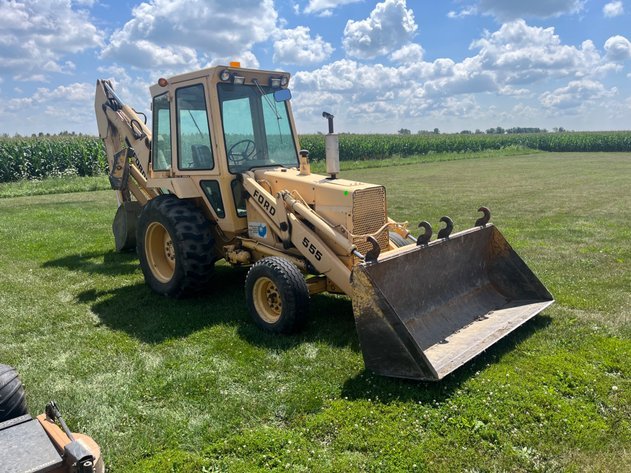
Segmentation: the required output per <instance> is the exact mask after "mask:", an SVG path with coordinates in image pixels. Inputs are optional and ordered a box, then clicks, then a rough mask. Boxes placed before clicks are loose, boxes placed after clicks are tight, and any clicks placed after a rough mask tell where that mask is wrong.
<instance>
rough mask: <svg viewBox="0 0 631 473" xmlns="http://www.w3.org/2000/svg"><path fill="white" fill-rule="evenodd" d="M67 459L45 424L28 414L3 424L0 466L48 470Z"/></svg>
mask: <svg viewBox="0 0 631 473" xmlns="http://www.w3.org/2000/svg"><path fill="white" fill-rule="evenodd" d="M62 465H63V459H62V457H61V455H59V453H58V452H57V449H56V448H55V446H54V445H53V443H52V442H51V441H50V438H48V435H47V434H46V431H45V430H44V428H43V427H42V426H41V424H40V423H39V422H38V421H37V420H36V419H33V418H32V417H31V416H30V415H28V414H26V415H23V416H20V417H15V418H14V419H11V420H8V421H5V422H2V423H0V469H1V470H2V471H3V472H7V473H8V472H11V473H26V472H44V471H50V470H52V469H54V468H58V467H61V466H62Z"/></svg>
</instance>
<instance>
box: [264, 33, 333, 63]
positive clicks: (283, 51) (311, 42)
mask: <svg viewBox="0 0 631 473" xmlns="http://www.w3.org/2000/svg"><path fill="white" fill-rule="evenodd" d="M309 32H310V29H309V27H307V26H298V27H297V28H294V29H288V30H283V31H282V32H281V33H280V38H279V39H277V40H276V41H275V42H274V62H279V63H282V64H299V65H308V64H317V63H320V62H322V61H324V60H326V59H328V58H329V56H330V55H331V53H332V52H333V46H331V44H330V43H327V42H326V41H324V40H323V39H322V37H321V36H320V35H317V36H316V37H315V38H312V37H311V36H310V34H309Z"/></svg>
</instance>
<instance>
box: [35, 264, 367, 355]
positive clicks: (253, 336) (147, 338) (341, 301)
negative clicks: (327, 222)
mask: <svg viewBox="0 0 631 473" xmlns="http://www.w3.org/2000/svg"><path fill="white" fill-rule="evenodd" d="M101 256H103V261H104V263H103V264H101V263H98V262H95V261H98V259H99V258H100V257H101ZM45 265H46V266H55V267H57V266H58V267H64V268H68V269H70V270H81V271H86V272H88V273H93V274H94V273H96V274H106V275H112V276H117V275H125V274H130V273H133V272H134V271H137V270H138V262H137V259H136V257H135V255H134V254H133V253H128V254H120V253H113V252H112V253H106V254H105V255H103V254H102V253H93V254H83V255H72V256H67V257H64V258H60V259H58V260H54V261H50V262H47V263H45ZM119 266H125V267H126V268H125V269H124V270H122V271H121V270H120V268H119ZM246 274H247V269H246V268H243V269H240V268H231V267H227V266H223V265H217V266H216V267H215V274H214V276H213V278H212V282H211V285H210V287H209V289H208V291H207V292H206V293H205V294H200V295H199V296H198V297H192V298H186V299H177V300H176V299H170V298H168V297H164V296H161V295H159V294H156V293H154V292H152V291H151V290H150V289H149V287H148V286H147V285H145V284H144V283H138V284H133V285H127V286H123V287H117V288H115V289H110V290H102V291H99V290H97V289H89V290H86V291H83V292H81V293H80V294H79V295H78V296H77V299H76V300H77V302H78V303H81V304H88V305H89V306H90V309H91V310H92V312H94V314H96V315H97V316H98V317H99V319H100V321H101V323H102V324H104V325H106V326H107V327H109V328H111V329H112V330H116V331H123V332H126V333H128V334H129V335H131V336H133V337H134V338H137V339H138V340H140V341H142V342H144V343H151V344H156V343H161V342H163V341H165V340H167V339H171V338H183V337H186V336H188V335H190V334H192V333H195V332H197V331H199V330H202V329H204V328H208V327H211V326H213V325H219V324H221V325H230V326H235V327H236V330H237V333H238V335H239V336H240V337H241V338H242V339H244V340H245V341H247V342H248V343H251V344H252V345H256V346H261V347H264V348H270V349H280V350H288V349H291V348H294V347H296V346H298V345H301V344H303V343H308V342H315V341H322V342H325V343H328V344H330V345H331V346H351V347H352V348H353V349H355V350H359V345H358V341H357V335H356V333H355V326H354V322H353V314H352V309H351V303H350V300H349V299H347V298H340V297H333V296H320V295H319V296H315V297H313V298H312V299H311V310H310V317H309V320H308V322H307V325H306V327H305V328H304V329H303V330H302V331H301V332H299V333H297V334H293V335H275V334H270V333H265V332H263V331H261V330H260V329H259V328H258V327H256V325H255V324H254V322H253V321H252V320H251V319H250V316H249V315H248V311H247V306H246V303H245V295H244V289H243V286H244V281H245V276H246Z"/></svg>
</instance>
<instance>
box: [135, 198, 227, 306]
mask: <svg viewBox="0 0 631 473" xmlns="http://www.w3.org/2000/svg"><path fill="white" fill-rule="evenodd" d="M136 240H137V246H136V249H137V251H138V256H139V258H140V267H141V268H142V272H143V274H144V276H145V282H146V283H147V284H148V285H149V287H151V289H153V290H154V291H155V292H157V293H159V294H164V295H165V296H169V297H175V298H180V297H185V296H190V295H194V294H197V293H199V292H201V291H203V290H204V289H206V288H208V286H209V283H210V278H211V276H212V274H213V269H214V264H215V259H216V258H215V251H214V238H213V236H212V231H211V224H210V222H209V221H208V219H207V218H206V217H205V216H204V215H203V214H202V212H201V210H200V209H198V208H197V207H196V206H195V205H194V204H193V203H192V202H190V201H187V200H181V199H178V198H177V197H176V196H174V195H161V196H158V197H156V198H155V199H152V200H150V201H149V202H147V204H146V205H145V206H144V208H143V209H142V212H141V213H140V216H139V217H138V235H137V238H136Z"/></svg>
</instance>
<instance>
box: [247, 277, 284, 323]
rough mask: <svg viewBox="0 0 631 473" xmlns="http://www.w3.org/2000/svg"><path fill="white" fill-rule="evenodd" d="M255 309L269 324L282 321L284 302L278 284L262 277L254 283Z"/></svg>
mask: <svg viewBox="0 0 631 473" xmlns="http://www.w3.org/2000/svg"><path fill="white" fill-rule="evenodd" d="M252 292H253V299H254V307H255V309H256V312H257V313H258V314H259V316H260V317H261V318H262V319H263V320H264V321H265V322H267V323H268V324H274V323H276V322H278V319H280V314H281V313H282V311H283V301H282V300H281V297H280V292H279V291H278V288H277V287H276V284H274V282H273V281H272V280H271V279H270V278H266V277H261V278H259V279H257V280H256V282H255V283H254V289H253V291H252Z"/></svg>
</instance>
